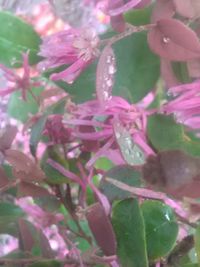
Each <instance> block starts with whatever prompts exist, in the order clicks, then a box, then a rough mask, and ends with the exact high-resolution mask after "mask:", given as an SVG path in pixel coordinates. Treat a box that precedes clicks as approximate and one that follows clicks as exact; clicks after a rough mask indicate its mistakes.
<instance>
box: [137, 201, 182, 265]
mask: <svg viewBox="0 0 200 267" xmlns="http://www.w3.org/2000/svg"><path fill="white" fill-rule="evenodd" d="M141 210H142V213H143V217H144V223H145V232H146V241H147V252H148V257H149V259H150V260H156V259H158V258H161V257H164V256H166V255H167V254H168V253H169V252H170V251H171V250H172V249H173V247H174V245H175V242H176V238H177V235H178V224H177V222H176V218H175V215H174V213H173V210H172V209H171V208H170V207H169V206H167V205H165V204H163V203H162V202H160V201H156V200H146V201H144V202H143V203H142V205H141Z"/></svg>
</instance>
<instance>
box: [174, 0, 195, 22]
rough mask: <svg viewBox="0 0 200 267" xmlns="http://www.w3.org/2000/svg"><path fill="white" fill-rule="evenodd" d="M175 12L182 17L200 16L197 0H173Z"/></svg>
mask: <svg viewBox="0 0 200 267" xmlns="http://www.w3.org/2000/svg"><path fill="white" fill-rule="evenodd" d="M173 1H174V5H175V8H176V11H177V13H179V14H180V15H181V16H183V17H187V18H194V17H199V16H200V1H199V0H184V1H183V0H173Z"/></svg>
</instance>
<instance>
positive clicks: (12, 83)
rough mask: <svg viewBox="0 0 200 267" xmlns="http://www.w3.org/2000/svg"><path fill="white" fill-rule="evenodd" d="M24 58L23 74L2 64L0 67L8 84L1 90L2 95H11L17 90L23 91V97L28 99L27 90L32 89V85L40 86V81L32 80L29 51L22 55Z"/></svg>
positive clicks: (0, 94)
mask: <svg viewBox="0 0 200 267" xmlns="http://www.w3.org/2000/svg"><path fill="white" fill-rule="evenodd" d="M22 58H23V67H22V73H21V75H20V74H18V73H17V71H16V72H15V71H13V70H12V69H9V68H7V67H5V66H4V65H2V64H0V69H1V70H2V71H3V73H4V77H5V78H6V80H7V85H6V86H5V89H1V90H0V96H1V97H3V96H6V95H9V94H11V93H13V92H15V91H21V94H22V99H23V100H24V101H26V99H27V92H28V91H29V92H30V91H31V89H32V87H34V86H39V83H38V82H33V81H31V69H30V66H29V63H28V53H26V54H23V55H22Z"/></svg>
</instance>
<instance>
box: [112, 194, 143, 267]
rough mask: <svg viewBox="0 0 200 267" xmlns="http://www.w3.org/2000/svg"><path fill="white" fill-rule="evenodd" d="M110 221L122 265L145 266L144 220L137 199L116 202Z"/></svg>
mask: <svg viewBox="0 0 200 267" xmlns="http://www.w3.org/2000/svg"><path fill="white" fill-rule="evenodd" d="M112 223H113V227H114V231H115V234H116V238H117V246H118V248H117V254H118V256H119V259H120V262H121V264H122V267H147V266H148V260H147V252H146V243H145V229H144V221H143V216H142V213H141V210H140V207H139V204H138V200H136V199H133V198H130V199H125V200H122V201H120V202H118V203H117V204H116V205H115V206H114V208H113V213H112Z"/></svg>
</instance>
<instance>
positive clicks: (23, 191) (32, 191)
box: [17, 182, 51, 198]
mask: <svg viewBox="0 0 200 267" xmlns="http://www.w3.org/2000/svg"><path fill="white" fill-rule="evenodd" d="M50 195H51V194H50V193H49V192H48V191H47V189H45V188H43V187H41V186H38V185H35V184H33V183H28V182H21V183H19V185H18V186H17V196H18V197H27V196H30V197H34V198H37V197H44V196H50Z"/></svg>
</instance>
